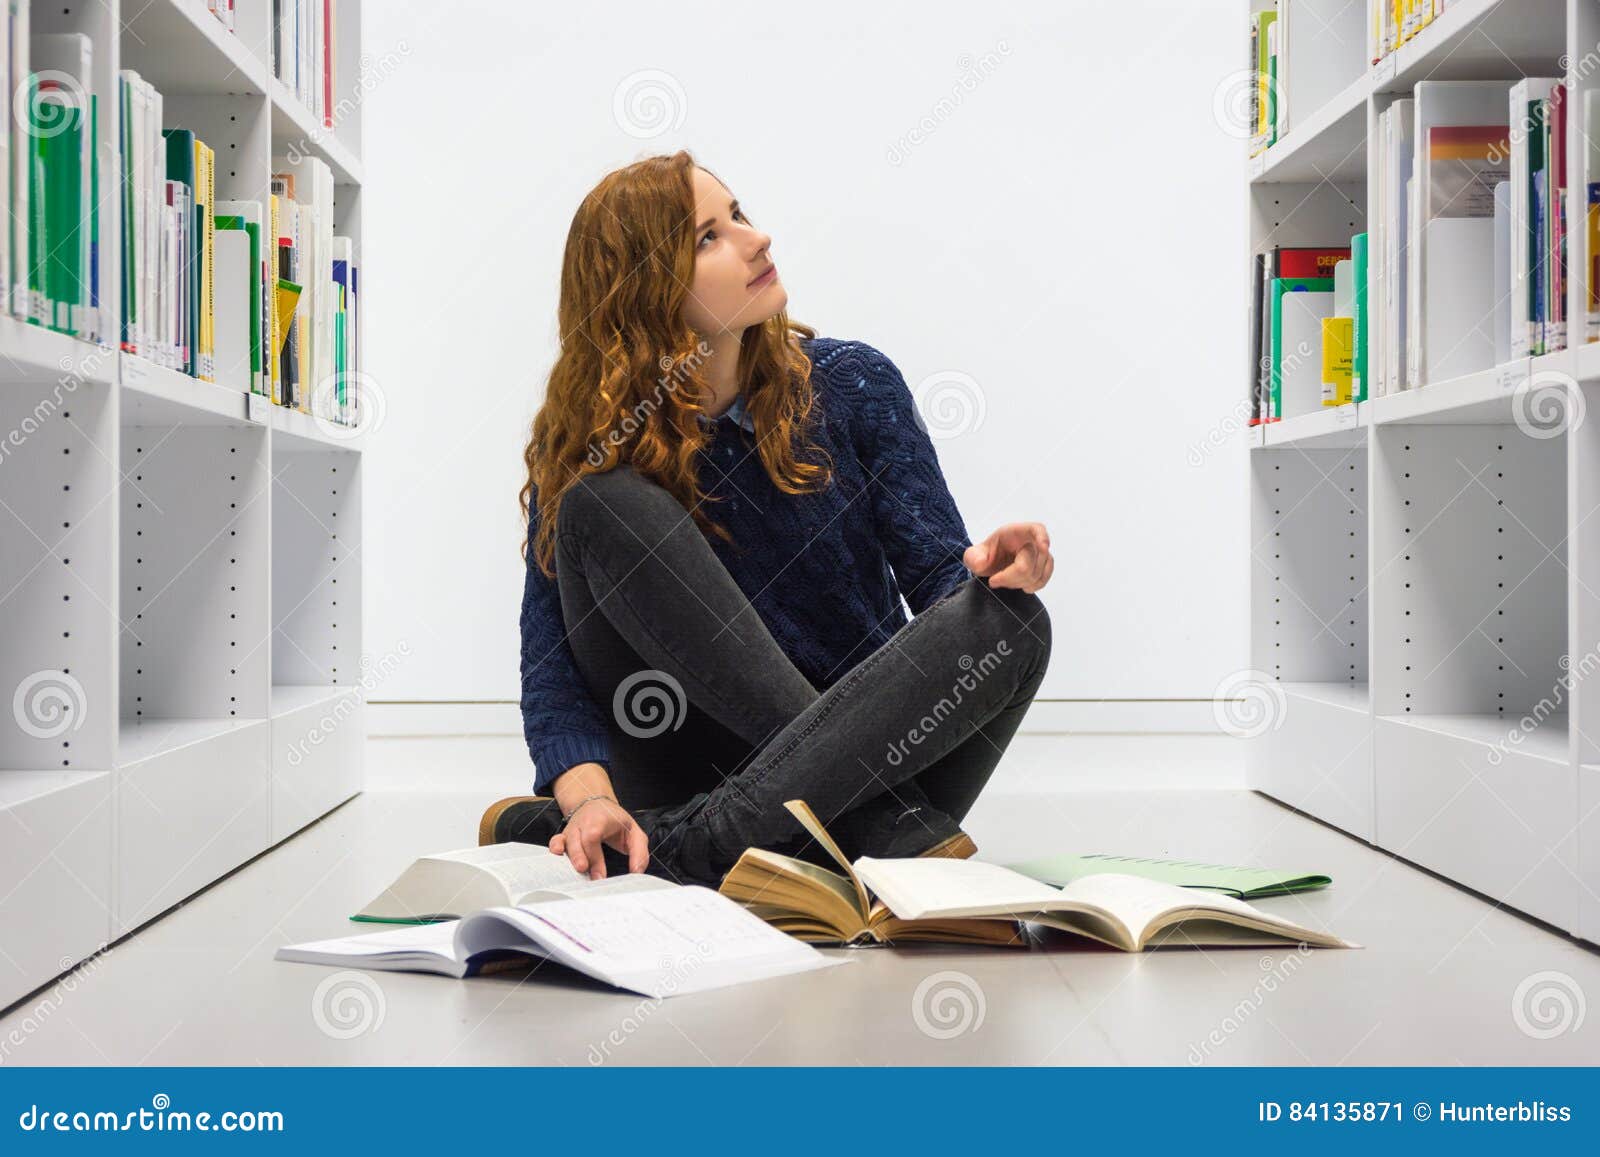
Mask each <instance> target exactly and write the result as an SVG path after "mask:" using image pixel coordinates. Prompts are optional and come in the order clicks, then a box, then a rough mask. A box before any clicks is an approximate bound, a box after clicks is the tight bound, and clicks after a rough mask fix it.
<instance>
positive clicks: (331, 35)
mask: <svg viewBox="0 0 1600 1157" xmlns="http://www.w3.org/2000/svg"><path fill="white" fill-rule="evenodd" d="M337 13H338V5H337V4H335V3H333V2H332V0H272V36H271V38H270V39H269V41H268V48H269V49H270V58H271V68H272V75H273V76H275V77H276V78H277V79H279V80H281V81H282V82H283V83H284V84H285V85H286V86H287V87H288V89H289V91H290V92H292V93H293V94H294V96H295V98H296V99H297V100H299V102H300V103H301V104H303V105H304V106H305V107H306V110H307V111H308V112H309V113H311V115H312V116H314V117H315V118H316V119H317V121H318V122H319V123H321V124H322V125H323V126H324V127H327V128H331V127H333V111H334V107H335V105H334V96H333V90H334V87H335V71H334V61H335V60H336V59H337V54H338V43H339V28H338V20H337Z"/></svg>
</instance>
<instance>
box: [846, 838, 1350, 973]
mask: <svg viewBox="0 0 1600 1157" xmlns="http://www.w3.org/2000/svg"><path fill="white" fill-rule="evenodd" d="M855 869H856V875H857V876H859V877H860V878H861V880H862V882H863V883H864V884H866V886H867V887H868V888H870V889H872V891H873V892H875V893H876V894H877V895H878V897H879V898H880V899H881V900H882V901H883V902H884V904H886V905H887V906H888V907H889V910H890V911H892V912H893V913H894V914H895V915H896V916H898V917H900V918H901V919H904V920H959V919H964V918H971V917H983V916H989V917H993V916H1010V917H1014V918H1017V919H1022V920H1027V921H1030V922H1032V923H1036V924H1044V925H1048V926H1050V927H1053V928H1060V929H1062V930H1063V931H1066V932H1073V933H1076V934H1078V935H1080V936H1088V937H1090V938H1092V939H1094V940H1098V941H1100V942H1101V943H1104V944H1109V945H1111V946H1112V947H1113V948H1121V949H1123V950H1125V951H1127V952H1139V951H1142V950H1143V949H1145V948H1152V947H1180V946H1192V947H1205V946H1211V945H1215V946H1230V945H1275V946H1282V945H1284V944H1294V943H1300V942H1304V943H1306V944H1309V945H1312V946H1315V947H1318V948H1360V947H1361V945H1359V944H1355V943H1352V942H1350V941H1348V940H1341V939H1340V938H1339V937H1337V936H1334V935H1332V934H1331V933H1327V932H1319V931H1316V930H1314V929H1311V928H1305V927H1302V926H1301V925H1299V924H1296V923H1294V922H1293V921H1291V920H1285V919H1284V918H1283V917H1281V916H1277V915H1274V914H1273V913H1270V912H1263V911H1262V910H1261V909H1259V908H1256V907H1254V906H1252V905H1250V904H1247V903H1245V902H1244V901H1243V900H1239V899H1235V898H1234V897H1232V896H1229V895H1226V894H1224V893H1216V892H1207V891H1200V890H1196V889H1193V888H1184V887H1180V886H1179V885H1177V884H1168V883H1165V882H1163V881H1160V880H1150V879H1146V878H1144V877H1141V876H1130V875H1125V874H1122V873H1119V872H1101V873H1096V874H1093V875H1089V876H1085V877H1083V878H1082V879H1079V880H1074V881H1073V882H1072V883H1070V884H1068V885H1067V886H1066V887H1064V888H1054V887H1051V886H1050V885H1049V884H1044V883H1041V882H1040V881H1038V880H1033V879H1030V878H1029V877H1027V876H1024V875H1022V874H1021V873H1020V872H1014V871H1012V870H1011V869H1010V868H1007V867H1003V866H1002V865H1000V864H985V863H980V862H978V861H976V860H938V859H928V860H920V859H919V860H878V859H874V858H872V857H871V856H862V857H861V858H860V859H858V860H857V861H856V863H855Z"/></svg>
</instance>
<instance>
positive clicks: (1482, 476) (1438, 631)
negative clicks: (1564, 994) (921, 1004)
mask: <svg viewBox="0 0 1600 1157" xmlns="http://www.w3.org/2000/svg"><path fill="white" fill-rule="evenodd" d="M1264 6H1266V5H1265V4H1264V3H1263V2H1262V0H1254V2H1253V3H1252V5H1251V7H1252V8H1255V9H1260V8H1262V7H1264ZM1371 11H1372V9H1370V8H1369V9H1368V13H1369V14H1370V13H1371ZM1597 44H1600V0H1527V2H1516V3H1513V2H1510V0H1449V2H1448V3H1447V4H1446V6H1445V9H1444V12H1443V15H1441V16H1439V17H1437V18H1435V20H1434V22H1433V23H1432V24H1431V25H1430V26H1428V27H1425V28H1423V29H1422V30H1421V31H1419V32H1418V33H1417V34H1416V35H1415V36H1414V37H1413V38H1412V39H1411V40H1410V41H1409V42H1408V43H1406V44H1404V45H1402V46H1401V47H1400V48H1399V49H1398V50H1397V51H1395V52H1394V53H1392V54H1391V55H1390V57H1388V58H1386V59H1385V60H1383V61H1381V62H1380V63H1379V64H1377V65H1375V66H1372V67H1370V68H1369V69H1368V70H1367V71H1366V73H1365V74H1364V75H1363V76H1362V77H1360V78H1358V79H1356V80H1353V81H1352V82H1351V83H1350V84H1349V85H1348V86H1346V87H1345V88H1343V89H1342V90H1340V91H1339V92H1337V93H1336V95H1335V96H1333V97H1332V98H1330V100H1329V101H1328V102H1327V104H1326V105H1325V106H1324V107H1322V108H1320V109H1318V110H1316V111H1315V113H1314V114H1313V115H1311V116H1309V117H1304V118H1302V119H1301V120H1299V122H1298V123H1297V126H1296V127H1295V128H1294V129H1293V130H1291V131H1289V132H1287V133H1286V134H1285V135H1284V136H1283V138H1282V139H1281V140H1280V141H1279V142H1278V143H1277V144H1275V145H1274V146H1273V147H1272V148H1271V149H1269V150H1268V152H1267V153H1266V154H1265V156H1264V157H1263V158H1259V159H1257V161H1256V162H1254V163H1251V164H1250V165H1248V166H1247V174H1248V175H1247V179H1246V181H1245V183H1244V186H1245V200H1246V211H1247V220H1248V223H1249V237H1250V244H1251V252H1252V253H1256V252H1262V251H1265V250H1267V249H1269V248H1271V247H1272V246H1307V245H1310V246H1316V245H1342V244H1345V243H1346V242H1347V240H1348V238H1349V237H1350V236H1351V235H1353V234H1356V233H1360V232H1368V233H1369V236H1370V234H1371V231H1372V229H1373V228H1374V227H1375V224H1376V223H1375V222H1374V221H1373V220H1371V219H1369V214H1368V209H1369V206H1374V207H1375V206H1376V205H1377V204H1378V198H1379V197H1380V193H1381V189H1380V174H1381V172H1382V165H1381V164H1380V160H1381V158H1382V153H1381V152H1380V148H1379V142H1377V141H1376V140H1374V139H1373V138H1374V134H1375V133H1376V132H1377V129H1378V127H1379V125H1380V123H1381V122H1380V119H1379V118H1380V114H1382V113H1383V111H1384V110H1385V109H1387V108H1388V106H1389V104H1390V102H1391V101H1393V100H1394V99H1397V98H1399V97H1403V96H1411V95H1413V89H1414V86H1415V85H1416V84H1417V83H1418V82H1420V81H1424V80H1428V81H1434V80H1456V79H1472V80H1505V79H1511V78H1520V77H1522V76H1527V75H1531V76H1563V75H1565V77H1566V79H1567V83H1568V85H1569V86H1570V88H1571V95H1572V98H1573V105H1572V107H1573V109H1574V110H1576V113H1575V115H1573V116H1570V117H1569V118H1568V121H1567V128H1568V133H1569V135H1568V137H1567V151H1568V155H1569V156H1572V157H1578V158H1581V157H1582V156H1583V153H1582V151H1581V150H1580V144H1581V143H1582V142H1583V141H1584V126H1583V123H1582V116H1581V115H1576V114H1577V113H1581V110H1582V107H1583V100H1582V96H1583V94H1584V93H1586V92H1588V91H1590V90H1592V89H1595V88H1597V87H1600V48H1597V47H1596V45H1597ZM1351 150H1354V152H1355V154H1356V156H1355V157H1353V158H1352V159H1351V160H1350V161H1349V162H1348V164H1347V167H1345V168H1342V169H1339V170H1337V171H1332V170H1330V167H1329V166H1330V161H1331V159H1332V158H1335V157H1339V156H1343V155H1345V154H1346V153H1349V152H1350V151H1351ZM1579 163H1580V164H1581V160H1580V162H1579ZM1582 171H1583V170H1581V169H1580V170H1579V171H1578V173H1575V174H1574V176H1573V177H1572V179H1571V181H1570V183H1569V184H1568V186H1567V187H1566V188H1565V190H1564V194H1563V195H1564V196H1565V197H1567V201H1566V202H1565V213H1566V217H1567V219H1568V220H1569V221H1575V222H1581V221H1583V220H1584V211H1585V189H1584V188H1583V185H1582V180H1583V179H1584V177H1582V176H1581V175H1580V174H1581V173H1582ZM1352 174H1353V175H1354V178H1355V179H1352V180H1343V179H1340V178H1342V177H1345V176H1348V175H1352ZM1597 176H1600V174H1596V175H1591V176H1589V177H1588V178H1587V179H1590V180H1593V179H1596V177H1597ZM1568 245H1569V251H1568V259H1567V260H1568V267H1569V268H1570V269H1571V270H1572V271H1573V272H1572V276H1571V278H1570V280H1569V285H1568V294H1569V296H1568V298H1567V301H1568V303H1569V304H1568V308H1567V316H1568V317H1570V318H1572V319H1574V321H1573V323H1572V324H1571V326H1570V327H1569V337H1570V341H1571V343H1573V344H1571V345H1570V347H1569V348H1568V349H1566V350H1562V351H1558V352H1556V353H1551V354H1544V355H1538V356H1533V357H1518V358H1513V359H1510V360H1508V361H1506V362H1504V363H1502V364H1499V365H1495V366H1492V367H1489V368H1486V369H1483V370H1480V371H1477V372H1473V373H1466V374H1462V375H1460V376H1456V377H1451V378H1448V379H1445V380H1438V381H1432V382H1427V383H1425V384H1422V385H1419V386H1414V387H1412V388H1409V389H1405V390H1402V391H1400V392H1398V393H1390V394H1386V395H1381V396H1380V395H1376V394H1375V393H1370V392H1369V395H1368V397H1367V398H1366V399H1365V400H1363V401H1359V402H1356V403H1353V404H1350V405H1348V406H1340V407H1330V408H1327V409H1325V410H1322V411H1320V412H1312V413H1301V414H1292V415H1291V416H1288V417H1285V418H1283V419H1282V420H1281V421H1277V422H1270V423H1264V424H1261V425H1257V426H1254V427H1252V428H1251V429H1250V431H1249V433H1248V434H1247V436H1246V439H1245V444H1246V446H1247V448H1248V450H1249V453H1248V454H1247V455H1246V457H1247V462H1248V472H1249V475H1250V496H1249V502H1250V524H1251V575H1252V577H1251V583H1250V590H1251V596H1250V598H1251V628H1250V659H1251V667H1252V669H1253V670H1254V671H1255V672H1256V677H1257V678H1259V679H1260V680H1261V681H1262V683H1263V684H1264V686H1266V687H1270V688H1272V689H1274V690H1275V691H1276V692H1277V693H1278V694H1279V696H1280V698H1278V700H1277V709H1276V716H1275V717H1274V718H1273V719H1272V721H1271V726H1269V727H1266V728H1265V729H1264V730H1262V731H1261V733H1260V734H1258V735H1254V736H1253V737H1252V738H1251V739H1250V740H1249V762H1250V777H1251V784H1252V786H1253V787H1254V788H1256V790H1259V791H1261V792H1263V793H1265V794H1267V795H1270V796H1273V797H1274V798H1277V799H1280V800H1282V801H1284V802H1286V803H1289V804H1291V805H1293V806H1295V807H1298V808H1301V809H1303V810H1305V811H1307V812H1309V813H1311V814H1313V815H1316V816H1318V817H1319V818H1321V819H1324V820H1325V821H1327V822H1329V823H1331V824H1333V825H1335V826H1337V827H1340V828H1342V829H1344V830H1345V831H1347V832H1349V833H1351V834H1352V835H1355V836H1357V837H1359V838H1361V839H1364V840H1367V841H1369V842H1371V843H1373V844H1375V845H1377V846H1379V847H1382V848H1384V849H1386V850H1388V851H1390V852H1392V853H1394V854H1395V855H1397V856H1400V857H1402V858H1405V859H1407V860H1410V861H1411V862H1413V863H1416V864H1419V865H1421V866H1423V867H1426V868H1428V869H1430V870H1432V871H1434V872H1437V873H1439V874H1441V875H1443V876H1445V877H1447V878H1450V879H1453V880H1457V881H1459V882H1460V883H1462V884H1464V885H1466V886H1468V887H1471V888H1473V889H1476V890H1478V891H1480V892H1482V893H1484V894H1486V895H1488V896H1490V897H1492V898H1494V899H1495V900H1496V901H1497V902H1500V903H1503V904H1505V905H1508V906H1510V907H1512V908H1515V909H1518V910H1520V911H1523V912H1526V913H1528V914H1530V915H1533V916H1535V917H1538V918H1539V919H1542V920H1545V921H1548V922H1549V923H1551V924H1554V925H1555V926H1557V927H1559V928H1562V929H1564V930H1567V931H1569V932H1572V933H1573V934H1575V935H1578V936H1581V937H1583V938H1585V939H1587V940H1590V941H1593V942H1596V943H1600V718H1597V716H1600V692H1597V691H1596V690H1594V687H1595V686H1597V685H1600V684H1597V683H1596V681H1595V680H1592V679H1588V678H1587V676H1588V675H1589V674H1591V673H1593V671H1594V669H1595V668H1600V594H1597V593H1595V592H1597V591H1600V518H1595V517H1593V515H1594V514H1595V512H1596V511H1597V510H1600V424H1597V423H1596V422H1595V421H1594V414H1593V413H1592V412H1591V411H1592V410H1593V408H1594V407H1597V406H1600V343H1591V344H1586V343H1585V342H1584V325H1583V318H1584V314H1585V305H1586V295H1587V293H1588V288H1589V287H1588V284H1587V280H1588V273H1587V271H1588V269H1589V268H1590V255H1589V254H1588V253H1587V248H1588V242H1587V237H1586V234H1585V231H1584V230H1583V229H1582V228H1573V229H1571V230H1570V231H1569V233H1568ZM1369 278H1371V280H1369V284H1368V287H1367V293H1368V300H1369V301H1372V300H1376V298H1375V297H1374V295H1375V294H1376V292H1377V290H1376V289H1375V288H1374V287H1375V286H1376V285H1377V284H1378V280H1377V273H1376V271H1375V270H1369ZM1535 408H1537V409H1538V410H1539V411H1540V413H1538V414H1536V413H1535V412H1534V411H1535ZM1591 735H1592V736H1594V737H1595V738H1590V736H1591Z"/></svg>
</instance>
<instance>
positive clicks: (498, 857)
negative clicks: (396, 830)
mask: <svg viewBox="0 0 1600 1157" xmlns="http://www.w3.org/2000/svg"><path fill="white" fill-rule="evenodd" d="M423 859H424V860H443V861H447V862H453V863H458V864H470V865H471V866H473V867H475V868H478V869H480V870H482V871H483V872H485V873H487V874H488V875H490V876H492V877H494V878H495V879H496V880H498V881H499V882H500V883H501V884H503V885H504V886H505V889H506V895H507V896H521V895H523V894H525V893H527V892H532V891H534V890H535V889H538V888H545V887H552V886H555V887H560V886H563V885H567V884H576V883H579V882H581V881H584V880H587V879H588V877H587V876H585V875H584V874H583V873H581V872H579V871H578V870H577V869H576V868H574V867H573V866H572V861H570V860H569V859H567V857H565V856H558V855H556V854H555V853H554V852H552V851H551V850H550V849H549V848H546V847H543V846H542V845H540V844H516V843H505V844H488V845H485V846H483V847H477V848H462V849H460V850H459V851H454V852H439V853H437V854H435V855H431V856H424V857H423Z"/></svg>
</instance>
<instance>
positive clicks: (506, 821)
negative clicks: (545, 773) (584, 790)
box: [478, 795, 562, 846]
mask: <svg viewBox="0 0 1600 1157" xmlns="http://www.w3.org/2000/svg"><path fill="white" fill-rule="evenodd" d="M561 824H562V816H561V809H560V808H559V807H558V806H557V805H556V801H555V799H554V798H553V797H551V796H548V795H513V796H507V797H506V798H505V799H502V800H496V801H495V802H494V803H492V804H490V805H489V807H488V810H486V811H485V812H484V813H483V818H482V819H481V820H479V821H478V843H479V845H480V846H481V845H484V844H504V843H511V842H516V843H522V844H548V843H549V842H550V838H551V837H552V836H554V835H555V834H556V833H557V832H559V831H560V830H561Z"/></svg>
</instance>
